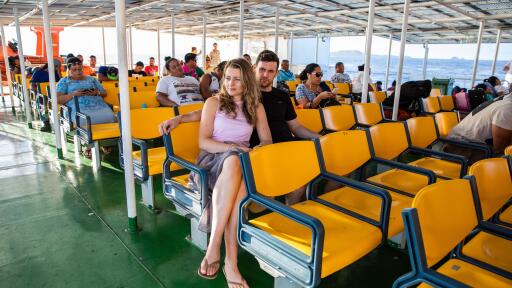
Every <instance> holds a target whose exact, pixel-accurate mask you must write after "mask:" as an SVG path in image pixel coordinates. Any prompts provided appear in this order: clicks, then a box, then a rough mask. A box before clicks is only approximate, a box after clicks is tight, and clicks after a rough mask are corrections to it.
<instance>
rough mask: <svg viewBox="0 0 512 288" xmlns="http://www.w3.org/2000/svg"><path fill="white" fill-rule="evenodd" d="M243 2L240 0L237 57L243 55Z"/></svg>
mask: <svg viewBox="0 0 512 288" xmlns="http://www.w3.org/2000/svg"><path fill="white" fill-rule="evenodd" d="M244 9H245V8H244V0H240V27H239V28H240V31H239V32H238V50H239V51H238V52H239V54H240V55H239V56H240V57H242V56H243V55H244Z"/></svg>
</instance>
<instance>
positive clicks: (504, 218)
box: [498, 206, 512, 224]
mask: <svg viewBox="0 0 512 288" xmlns="http://www.w3.org/2000/svg"><path fill="white" fill-rule="evenodd" d="M498 218H499V219H500V221H501V222H505V223H508V224H512V206H509V207H508V208H507V209H505V211H503V212H501V214H500V216H499V217H498Z"/></svg>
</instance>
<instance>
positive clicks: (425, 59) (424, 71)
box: [423, 42, 428, 80]
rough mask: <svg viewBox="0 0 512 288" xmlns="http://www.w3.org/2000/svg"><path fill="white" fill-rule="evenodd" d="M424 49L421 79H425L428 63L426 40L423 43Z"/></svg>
mask: <svg viewBox="0 0 512 288" xmlns="http://www.w3.org/2000/svg"><path fill="white" fill-rule="evenodd" d="M423 48H424V49H425V56H424V57H423V80H426V79H427V65H428V42H425V43H423Z"/></svg>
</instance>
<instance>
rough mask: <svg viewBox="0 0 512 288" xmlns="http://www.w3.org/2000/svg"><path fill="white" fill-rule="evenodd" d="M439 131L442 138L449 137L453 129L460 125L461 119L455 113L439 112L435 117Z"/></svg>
mask: <svg viewBox="0 0 512 288" xmlns="http://www.w3.org/2000/svg"><path fill="white" fill-rule="evenodd" d="M434 119H435V121H436V125H437V131H439V136H440V137H442V138H446V137H448V135H449V134H450V132H451V131H452V129H453V127H455V126H456V125H457V124H459V117H458V116H457V113H455V112H439V113H436V115H435V116H434Z"/></svg>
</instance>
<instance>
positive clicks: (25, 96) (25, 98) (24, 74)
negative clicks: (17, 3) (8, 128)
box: [13, 7, 32, 129]
mask: <svg viewBox="0 0 512 288" xmlns="http://www.w3.org/2000/svg"><path fill="white" fill-rule="evenodd" d="M13 14H14V23H15V24H16V36H17V38H18V55H19V57H20V70H21V82H22V83H21V84H22V92H21V93H22V95H23V101H24V102H25V103H24V106H25V117H27V124H28V128H30V129H32V111H31V109H30V99H29V95H28V89H29V87H27V71H25V55H24V54H23V41H22V39H21V29H20V19H19V15H18V8H17V7H14V9H13Z"/></svg>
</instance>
